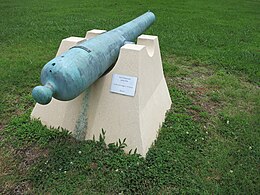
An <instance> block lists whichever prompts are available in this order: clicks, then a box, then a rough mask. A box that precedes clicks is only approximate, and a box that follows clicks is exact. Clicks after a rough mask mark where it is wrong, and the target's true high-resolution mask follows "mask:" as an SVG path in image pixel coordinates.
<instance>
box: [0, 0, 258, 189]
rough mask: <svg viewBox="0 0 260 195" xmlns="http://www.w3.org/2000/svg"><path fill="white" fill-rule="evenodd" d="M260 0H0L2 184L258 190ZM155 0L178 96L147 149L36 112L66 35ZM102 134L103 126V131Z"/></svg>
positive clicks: (120, 18) (123, 18)
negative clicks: (51, 124)
mask: <svg viewBox="0 0 260 195" xmlns="http://www.w3.org/2000/svg"><path fill="white" fill-rule="evenodd" d="M259 6H260V3H259V2H258V1H242V0H240V1H233V0H230V1H228V2H226V1H221V0H220V1H217V2H215V1H202V0H200V1H163V2H154V1H151V2H139V1H128V2H124V1H98V2H96V1H63V2H58V1H55V2H53V1H45V2H41V1H4V0H2V1H1V4H0V8H1V10H2V11H1V13H0V16H1V18H2V20H1V21H0V27H1V34H0V38H1V42H0V46H1V51H0V101H1V103H0V129H2V130H1V131H0V140H1V144H0V146H1V147H0V192H1V193H2V194H9V193H11V194H13V193H31V194H36V193H46V194H47V193H51V194H57V193H61V194H72V193H73V194H77V193H79V194H80V193H81V194H84V193H85V194H90V193H91V194H108V193H110V194H115V193H125V194H157V193H160V194H172V193H190V194H212V193H216V194H258V193H259V191H260V185H259V183H260V182H259V181H260V178H259V162H260V145H259V143H260V136H259V127H260V124H259V118H260V117H259V116H260V113H259V110H260V99H259V97H260V92H259V82H260V81H259V78H260V74H259V72H260V71H259V67H260V66H259V61H260V59H259V42H260V41H259V39H260V38H259V11H258V7H259ZM147 10H152V11H153V12H154V13H155V14H156V16H157V21H156V23H155V24H154V25H153V26H152V27H151V28H150V29H149V30H148V31H147V33H148V34H155V35H158V36H159V40H160V46H161V51H162V57H163V61H164V64H163V65H164V71H165V75H166V78H167V83H168V87H169V91H170V94H171V98H172V101H173V107H172V109H171V110H170V111H169V113H168V114H167V118H166V121H165V123H164V125H163V127H162V129H161V130H160V133H159V136H158V139H157V141H156V142H155V143H154V145H153V146H152V147H151V149H150V150H149V152H148V154H147V157H146V158H145V159H144V158H141V157H140V156H139V155H137V154H132V155H126V154H124V153H123V152H122V150H120V149H118V147H116V146H115V145H110V146H107V145H105V144H104V141H103V139H101V140H96V141H93V140H89V141H83V142H79V141H77V140H75V139H73V138H72V137H71V136H70V135H69V134H68V133H67V132H66V131H58V130H51V131H50V130H48V129H46V128H45V127H43V126H41V124H40V123H39V122H38V121H30V119H29V114H30V112H31V109H32V108H33V106H34V101H33V99H32V97H31V89H32V88H33V87H34V86H36V85H38V84H39V75H40V71H41V68H42V66H43V64H44V63H46V62H47V61H48V60H50V59H51V58H52V57H54V55H55V53H56V51H57V48H58V46H59V43H60V41H61V39H63V38H65V37H69V36H84V34H85V32H86V30H89V29H94V28H98V29H112V28H114V27H116V26H118V25H120V24H122V23H124V22H127V21H128V20H130V19H132V18H134V17H135V16H138V15H139V14H141V13H143V12H145V11H147ZM101 138H102V137H101Z"/></svg>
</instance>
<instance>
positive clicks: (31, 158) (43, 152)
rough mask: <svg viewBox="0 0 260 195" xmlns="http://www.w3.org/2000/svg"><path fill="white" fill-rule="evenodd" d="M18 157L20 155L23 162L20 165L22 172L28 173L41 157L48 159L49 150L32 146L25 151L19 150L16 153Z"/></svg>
mask: <svg viewBox="0 0 260 195" xmlns="http://www.w3.org/2000/svg"><path fill="white" fill-rule="evenodd" d="M16 155H18V156H19V157H20V158H21V159H22V161H21V163H20V164H19V170H20V172H22V173H24V172H26V171H27V170H28V169H29V168H30V166H31V165H32V164H34V163H35V162H36V161H37V160H38V159H39V158H40V157H47V156H48V150H47V149H41V148H39V147H36V146H30V147H27V148H25V149H19V150H17V151H16Z"/></svg>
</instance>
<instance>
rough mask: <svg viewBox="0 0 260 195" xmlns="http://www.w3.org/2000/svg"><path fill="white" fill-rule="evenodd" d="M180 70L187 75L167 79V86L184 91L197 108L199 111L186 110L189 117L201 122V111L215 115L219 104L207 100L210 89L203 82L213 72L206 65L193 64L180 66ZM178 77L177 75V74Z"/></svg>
mask: <svg viewBox="0 0 260 195" xmlns="http://www.w3.org/2000/svg"><path fill="white" fill-rule="evenodd" d="M179 67H180V70H182V71H184V72H186V73H187V74H185V76H184V75H181V76H177V77H175V78H167V81H168V84H169V85H172V86H176V87H177V88H179V89H181V90H183V91H185V92H186V93H187V95H188V96H190V97H191V100H192V103H193V106H198V107H199V108H201V109H199V110H197V109H193V108H192V107H191V108H190V109H188V113H189V115H191V116H192V118H193V119H194V120H202V117H201V114H200V113H201V111H202V112H207V113H208V114H209V115H214V114H216V111H217V109H218V108H220V107H221V104H220V103H219V102H215V101H212V100H211V99H210V98H209V95H208V94H209V93H210V92H212V90H213V89H212V88H209V87H208V86H207V84H206V83H205V81H206V80H207V79H208V78H209V77H210V76H212V75H213V74H214V71H213V70H211V69H210V67H208V66H207V65H201V64H199V63H196V62H193V63H191V64H189V65H180V66H179ZM177 75H178V74H177Z"/></svg>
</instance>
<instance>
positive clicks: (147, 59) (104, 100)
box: [31, 30, 171, 156]
mask: <svg viewBox="0 0 260 195" xmlns="http://www.w3.org/2000/svg"><path fill="white" fill-rule="evenodd" d="M103 32H105V31H101V30H91V31H88V32H87V35H86V37H85V38H79V37H70V38H67V39H64V40H62V42H61V45H60V47H59V50H58V53H57V55H59V54H61V53H62V52H64V51H66V50H68V49H69V48H70V47H73V46H75V45H77V44H79V43H80V42H81V41H83V40H85V39H90V38H93V37H94V36H96V35H98V34H101V33H103ZM104 44H105V43H104ZM113 74H119V75H126V76H132V77H137V86H136V91H135V95H134V97H131V96H126V95H121V94H117V93H112V92H110V88H111V82H112V76H113ZM170 107H171V99H170V95H169V92H168V88H167V85H166V82H165V78H164V75H163V70H162V61H161V55H160V48H159V42H158V38H157V37H156V36H148V35H141V36H139V37H138V40H137V44H126V45H124V46H123V47H122V48H121V50H120V55H119V58H118V60H117V62H116V64H115V67H114V68H113V69H112V70H111V71H110V72H109V73H107V74H106V75H105V76H103V77H101V78H100V79H98V80H97V81H96V82H95V83H94V84H93V85H92V86H91V87H90V88H89V89H88V90H86V91H85V92H83V93H82V94H81V95H80V96H78V97H77V98H75V99H74V100H71V101H67V102H63V101H59V100H56V99H54V98H52V101H51V102H50V103H49V104H48V105H44V106H43V105H40V104H36V105H35V107H34V109H33V112H32V114H31V117H32V118H37V119H40V120H41V122H42V124H43V125H46V126H47V127H55V128H58V127H62V128H64V129H67V130H69V131H71V132H72V134H73V135H74V136H75V137H76V138H77V139H80V140H84V139H92V138H93V135H94V136H95V137H96V138H98V137H99V135H100V133H101V129H104V130H105V131H106V140H105V141H106V143H107V144H108V143H112V142H117V141H118V140H119V139H121V140H123V139H124V138H126V144H127V147H126V148H125V150H126V151H129V150H130V149H133V150H134V149H136V148H137V153H139V154H141V155H142V156H145V155H146V153H147V151H148V149H149V147H150V146H151V144H152V143H153V142H154V140H155V139H156V136H157V132H158V130H159V128H160V126H161V124H162V122H163V121H164V119H165V113H166V111H167V110H169V109H170Z"/></svg>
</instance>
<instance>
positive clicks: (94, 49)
mask: <svg viewBox="0 0 260 195" xmlns="http://www.w3.org/2000/svg"><path fill="white" fill-rule="evenodd" d="M154 21H155V15H154V14H153V13H152V12H150V11H148V12H146V13H145V14H143V15H141V16H139V17H137V18H135V19H134V20H132V21H130V22H128V23H126V24H123V25H122V26H119V27H117V28H115V29H113V30H110V31H108V32H106V33H103V34H101V35H98V36H96V37H94V38H92V39H89V40H86V41H83V42H82V43H80V44H79V45H77V46H74V47H72V48H70V49H69V50H68V51H66V52H64V53H62V54H61V55H59V56H57V57H55V58H54V59H52V60H51V61H49V62H48V63H47V64H46V65H45V66H44V67H43V69H42V71H41V83H42V85H43V86H37V87H35V88H34V89H33V90H32V96H33V98H34V99H35V100H36V101H37V102H38V103H40V104H43V105H45V104H48V103H49V102H50V101H51V99H52V97H54V98H56V99H58V100H61V101H68V100H72V99H74V98H76V97H77V96H78V95H80V94H81V93H82V92H83V91H84V90H86V89H87V88H88V87H89V86H90V85H91V84H92V83H94V82H95V81H96V80H97V79H98V78H100V77H101V76H102V75H103V74H104V73H105V72H106V71H107V70H108V69H109V68H110V67H111V66H112V65H113V64H115V62H116V60H117V58H118V56H119V52H120V48H121V47H122V46H123V45H124V44H126V43H129V42H133V41H135V39H136V38H137V37H138V36H139V35H141V34H142V33H143V32H144V31H145V30H146V29H147V28H148V27H150V26H151V25H152V23H153V22H154Z"/></svg>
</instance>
